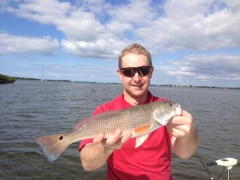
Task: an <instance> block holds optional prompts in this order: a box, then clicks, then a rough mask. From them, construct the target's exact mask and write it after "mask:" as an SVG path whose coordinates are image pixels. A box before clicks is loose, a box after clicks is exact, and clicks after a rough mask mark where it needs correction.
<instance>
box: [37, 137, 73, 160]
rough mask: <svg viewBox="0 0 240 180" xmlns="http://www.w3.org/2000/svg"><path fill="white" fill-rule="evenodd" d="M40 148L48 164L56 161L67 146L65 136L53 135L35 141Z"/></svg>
mask: <svg viewBox="0 0 240 180" xmlns="http://www.w3.org/2000/svg"><path fill="white" fill-rule="evenodd" d="M35 141H36V142H37V143H38V144H39V145H40V146H41V147H42V149H43V152H44V154H45V155H46V156H47V158H48V160H49V161H50V162H53V161H54V160H56V159H57V158H58V157H59V156H60V155H61V153H62V152H63V151H64V150H65V149H66V148H67V147H68V146H69V142H68V141H67V140H66V136H65V134H54V135H50V136H43V137H39V138H37V139H35Z"/></svg>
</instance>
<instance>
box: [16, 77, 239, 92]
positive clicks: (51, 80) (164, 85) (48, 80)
mask: <svg viewBox="0 0 240 180" xmlns="http://www.w3.org/2000/svg"><path fill="white" fill-rule="evenodd" d="M14 78H15V79H16V80H32V81H41V79H36V78H24V77H22V78H21V77H14ZM43 82H69V83H99V84H119V85H121V83H109V82H90V81H71V80H53V79H44V80H43ZM151 86H156V87H158V86H159V87H180V88H209V89H236V90H240V87H218V86H192V85H171V84H161V85H157V84H151Z"/></svg>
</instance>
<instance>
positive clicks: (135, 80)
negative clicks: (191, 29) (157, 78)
mask: <svg viewBox="0 0 240 180" xmlns="http://www.w3.org/2000/svg"><path fill="white" fill-rule="evenodd" d="M139 66H150V63H149V60H148V58H147V57H146V56H144V55H142V54H134V53H129V54H126V55H125V56H123V58H122V68H128V67H139ZM152 73H153V67H152V68H151V70H150V72H149V73H148V74H147V75H145V76H141V74H139V73H138V72H136V73H135V74H134V75H133V76H132V77H127V76H125V75H124V74H123V73H122V72H121V71H118V75H119V77H120V79H121V81H122V83H123V86H124V93H125V95H127V96H130V97H131V98H134V99H135V98H137V99H139V98H146V94H147V92H148V86H149V84H150V80H151V77H152ZM126 93H127V94H126Z"/></svg>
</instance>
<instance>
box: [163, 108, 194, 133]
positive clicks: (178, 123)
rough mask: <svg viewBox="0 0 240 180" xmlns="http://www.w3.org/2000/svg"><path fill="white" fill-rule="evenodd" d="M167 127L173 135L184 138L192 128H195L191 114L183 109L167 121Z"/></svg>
mask: <svg viewBox="0 0 240 180" xmlns="http://www.w3.org/2000/svg"><path fill="white" fill-rule="evenodd" d="M167 128H168V130H169V132H171V134H172V135H173V136H174V137H176V138H184V137H188V136H190V135H191V131H192V129H195V122H194V121H193V119H192V115H191V114H190V113H188V112H187V111H184V110H183V111H182V114H181V116H176V117H174V118H172V119H171V120H170V121H169V123H168V124H167Z"/></svg>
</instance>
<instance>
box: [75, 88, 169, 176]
mask: <svg viewBox="0 0 240 180" xmlns="http://www.w3.org/2000/svg"><path fill="white" fill-rule="evenodd" d="M164 100H165V99H162V98H158V97H154V96H152V95H151V93H150V92H149V93H148V99H147V100H146V102H145V104H147V103H150V102H154V101H164ZM129 107H131V105H130V104H128V103H127V102H126V101H125V100H124V96H123V94H122V95H120V96H118V97H116V98H115V99H113V100H112V101H110V102H108V103H105V104H103V105H100V106H98V107H97V108H96V109H95V111H94V113H93V114H94V115H96V114H100V113H103V112H105V111H111V110H121V109H125V108H129ZM135 142H136V138H131V139H130V140H129V141H127V142H126V143H125V144H124V145H123V146H122V148H121V149H119V150H116V151H114V152H113V153H112V155H111V156H110V157H109V158H108V161H107V163H108V170H107V177H108V179H109V180H116V179H122V180H128V179H129V180H132V179H138V180H145V179H146V180H147V179H148V180H149V179H154V180H155V179H159V180H170V179H172V175H171V135H170V134H169V132H168V130H167V128H166V127H164V126H163V127H160V128H159V129H157V130H155V131H153V132H152V133H150V134H149V136H148V138H147V139H146V141H145V142H144V143H143V144H142V145H141V146H140V147H138V148H135ZM88 143H92V139H88V140H83V141H81V143H80V146H79V150H81V149H82V148H83V147H84V146H85V145H86V144H88Z"/></svg>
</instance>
